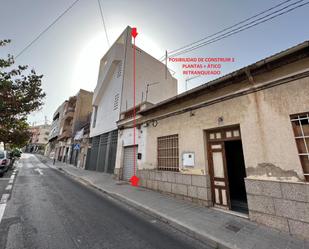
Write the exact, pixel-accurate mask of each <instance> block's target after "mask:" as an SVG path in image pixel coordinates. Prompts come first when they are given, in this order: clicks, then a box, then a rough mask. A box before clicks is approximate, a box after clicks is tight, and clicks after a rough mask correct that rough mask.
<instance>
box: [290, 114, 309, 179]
mask: <svg viewBox="0 0 309 249" xmlns="http://www.w3.org/2000/svg"><path fill="white" fill-rule="evenodd" d="M291 122H292V126H293V130H294V135H295V140H296V145H297V149H298V155H299V158H300V162H301V165H302V167H303V170H304V175H305V178H306V180H307V181H309V113H305V114H297V115H292V116H291Z"/></svg>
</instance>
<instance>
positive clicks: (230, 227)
mask: <svg viewBox="0 0 309 249" xmlns="http://www.w3.org/2000/svg"><path fill="white" fill-rule="evenodd" d="M242 227H243V226H242V225H240V224H231V223H230V224H227V225H226V226H225V228H226V229H228V230H230V231H232V232H234V233H237V232H239V230H240V229H241V228H242Z"/></svg>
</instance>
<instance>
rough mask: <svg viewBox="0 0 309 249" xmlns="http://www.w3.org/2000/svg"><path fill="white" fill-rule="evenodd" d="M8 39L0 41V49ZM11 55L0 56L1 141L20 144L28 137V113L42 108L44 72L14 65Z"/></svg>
mask: <svg viewBox="0 0 309 249" xmlns="http://www.w3.org/2000/svg"><path fill="white" fill-rule="evenodd" d="M8 43H10V40H0V48H1V47H3V46H6V45H7V44H8ZM14 63H15V61H14V57H13V56H12V55H8V56H7V58H6V59H2V58H0V141H2V142H3V143H4V144H9V145H11V146H17V147H22V146H24V145H25V144H26V143H27V141H28V140H29V138H30V133H29V125H28V123H27V115H29V114H30V113H31V112H33V111H36V110H38V109H39V108H40V107H42V105H43V104H44V103H43V99H44V97H45V93H44V91H43V90H42V88H41V84H42V78H43V75H37V74H36V72H35V71H34V70H33V69H32V70H30V71H29V70H28V66H20V65H19V66H15V67H14Z"/></svg>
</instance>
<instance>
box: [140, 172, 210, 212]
mask: <svg viewBox="0 0 309 249" xmlns="http://www.w3.org/2000/svg"><path fill="white" fill-rule="evenodd" d="M137 176H138V177H139V178H140V186H142V187H145V188H149V189H153V190H156V191H159V192H162V193H166V194H169V195H172V196H174V197H176V198H179V199H184V200H188V201H192V202H194V203H198V204H200V205H203V206H210V205H211V190H210V179H209V176H208V175H189V174H182V173H180V172H169V171H158V170H138V171H137Z"/></svg>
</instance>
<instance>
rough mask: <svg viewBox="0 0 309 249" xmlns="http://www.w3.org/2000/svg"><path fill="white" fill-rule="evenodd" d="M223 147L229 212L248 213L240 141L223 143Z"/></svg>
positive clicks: (244, 170) (244, 171)
mask: <svg viewBox="0 0 309 249" xmlns="http://www.w3.org/2000/svg"><path fill="white" fill-rule="evenodd" d="M224 146H225V157H226V164H227V165H226V166H227V167H226V168H227V175H228V180H229V191H230V201H231V210H233V211H236V212H241V213H248V204H247V194H246V187H245V181H244V179H245V177H246V169H245V162H244V157H243V150H242V144H241V140H232V141H225V142H224Z"/></svg>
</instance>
